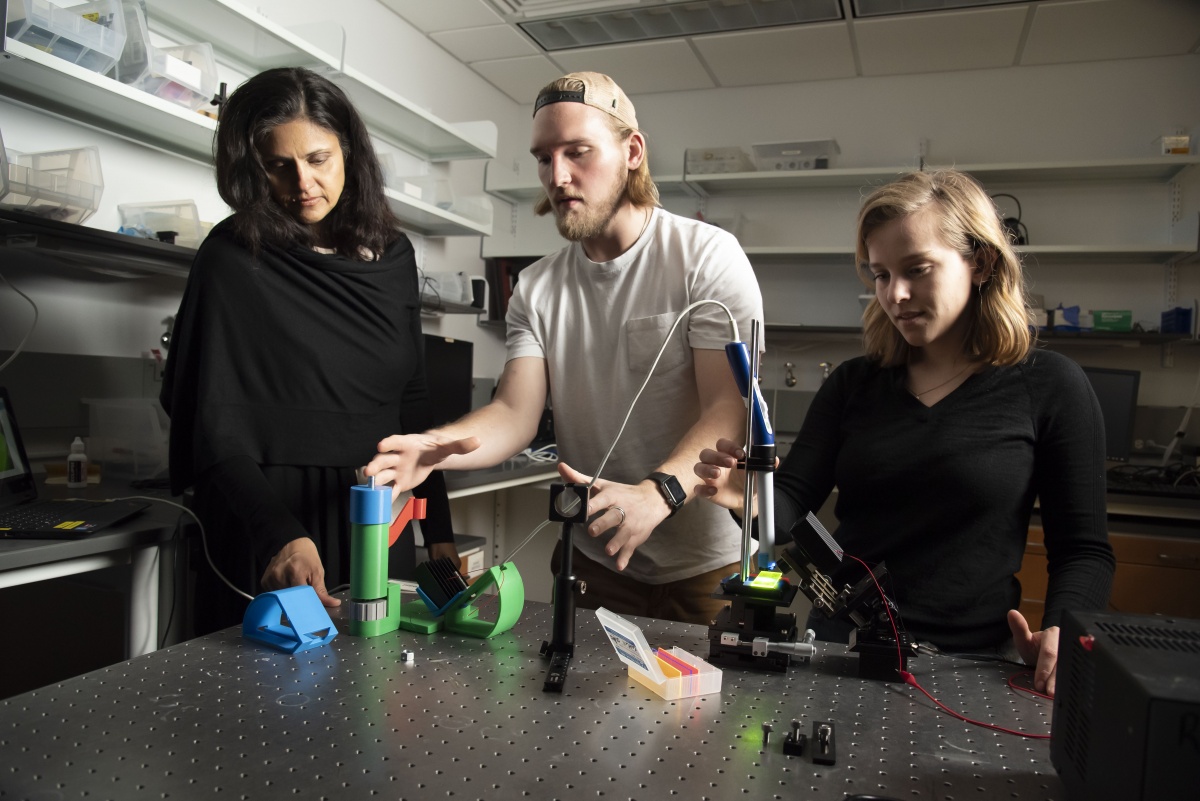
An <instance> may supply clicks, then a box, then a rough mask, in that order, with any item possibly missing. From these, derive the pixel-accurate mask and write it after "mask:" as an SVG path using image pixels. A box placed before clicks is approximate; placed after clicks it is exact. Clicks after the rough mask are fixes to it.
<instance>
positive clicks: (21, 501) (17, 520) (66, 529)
mask: <svg viewBox="0 0 1200 801" xmlns="http://www.w3.org/2000/svg"><path fill="white" fill-rule="evenodd" d="M149 505H150V504H148V503H142V502H140V501H72V500H66V499H54V500H38V497H37V483H36V482H35V481H34V478H33V471H32V469H31V468H30V466H29V459H27V458H26V456H25V446H24V444H23V443H22V442H21V432H20V429H18V428H17V418H16V417H15V416H14V415H13V408H12V401H11V400H9V397H8V392H7V391H6V390H5V389H4V387H0V537H23V538H30V539H43V538H44V539H79V538H80V537H86V536H88V535H90V534H95V533H96V532H97V531H101V530H103V529H105V528H107V527H108V526H111V525H113V524H114V523H120V522H121V521H122V520H127V519H129V518H131V517H133V516H134V515H136V514H140V513H141V512H142V510H143V509H145V508H146V507H148V506H149Z"/></svg>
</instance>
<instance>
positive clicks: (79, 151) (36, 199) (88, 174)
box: [0, 139, 104, 223]
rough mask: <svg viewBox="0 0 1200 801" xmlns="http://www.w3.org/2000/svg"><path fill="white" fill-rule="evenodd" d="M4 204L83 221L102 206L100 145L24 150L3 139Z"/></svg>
mask: <svg viewBox="0 0 1200 801" xmlns="http://www.w3.org/2000/svg"><path fill="white" fill-rule="evenodd" d="M0 173H2V174H3V176H4V181H2V182H0V208H5V209H13V210H15V211H23V212H26V213H28V214H36V215H37V216H39V217H45V218H46V219H50V220H58V221H60V222H69V223H81V222H83V221H84V220H86V219H87V218H88V217H91V216H92V214H93V213H94V212H95V211H96V209H97V208H99V206H100V196H101V195H102V194H103V193H104V178H103V176H102V175H101V172H100V151H99V149H98V148H96V147H94V146H91V147H81V148H76V149H74V150H53V151H47V152H44V153H20V152H17V151H13V150H7V151H6V150H5V149H4V141H3V140H2V139H0Z"/></svg>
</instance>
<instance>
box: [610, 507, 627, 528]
mask: <svg viewBox="0 0 1200 801" xmlns="http://www.w3.org/2000/svg"><path fill="white" fill-rule="evenodd" d="M609 508H610V509H616V510H617V511H618V512H620V513H621V522H620V523H617V526H616V527H617V528H620V527H621V526H623V525H625V510H624V509H622V508H621V507H620V506H610V507H609Z"/></svg>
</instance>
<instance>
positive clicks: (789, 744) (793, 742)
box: [783, 720, 808, 756]
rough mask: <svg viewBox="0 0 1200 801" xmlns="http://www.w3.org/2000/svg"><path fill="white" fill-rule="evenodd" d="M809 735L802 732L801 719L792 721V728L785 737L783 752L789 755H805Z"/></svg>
mask: <svg viewBox="0 0 1200 801" xmlns="http://www.w3.org/2000/svg"><path fill="white" fill-rule="evenodd" d="M807 744H808V737H807V736H806V735H803V734H801V733H800V721H798V720H793V721H792V730H791V731H790V732H788V734H787V737H784V738H783V753H785V754H787V755H788V756H804V746H805V745H807Z"/></svg>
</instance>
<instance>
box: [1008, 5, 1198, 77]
mask: <svg viewBox="0 0 1200 801" xmlns="http://www.w3.org/2000/svg"><path fill="white" fill-rule="evenodd" d="M1197 38H1200V3H1197V2H1195V0H1086V1H1085V2H1078V3H1061V4H1054V5H1043V6H1038V7H1037V9H1035V11H1034V18H1033V25H1032V27H1031V28H1030V29H1029V37H1028V39H1027V40H1026V42H1025V50H1024V52H1023V53H1022V56H1021V63H1022V64H1060V63H1065V62H1071V61H1093V60H1098V59H1109V58H1141V57H1145V56H1168V55H1182V54H1184V53H1188V52H1190V51H1191V49H1192V47H1193V46H1194V45H1195V44H1196V39H1197Z"/></svg>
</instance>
